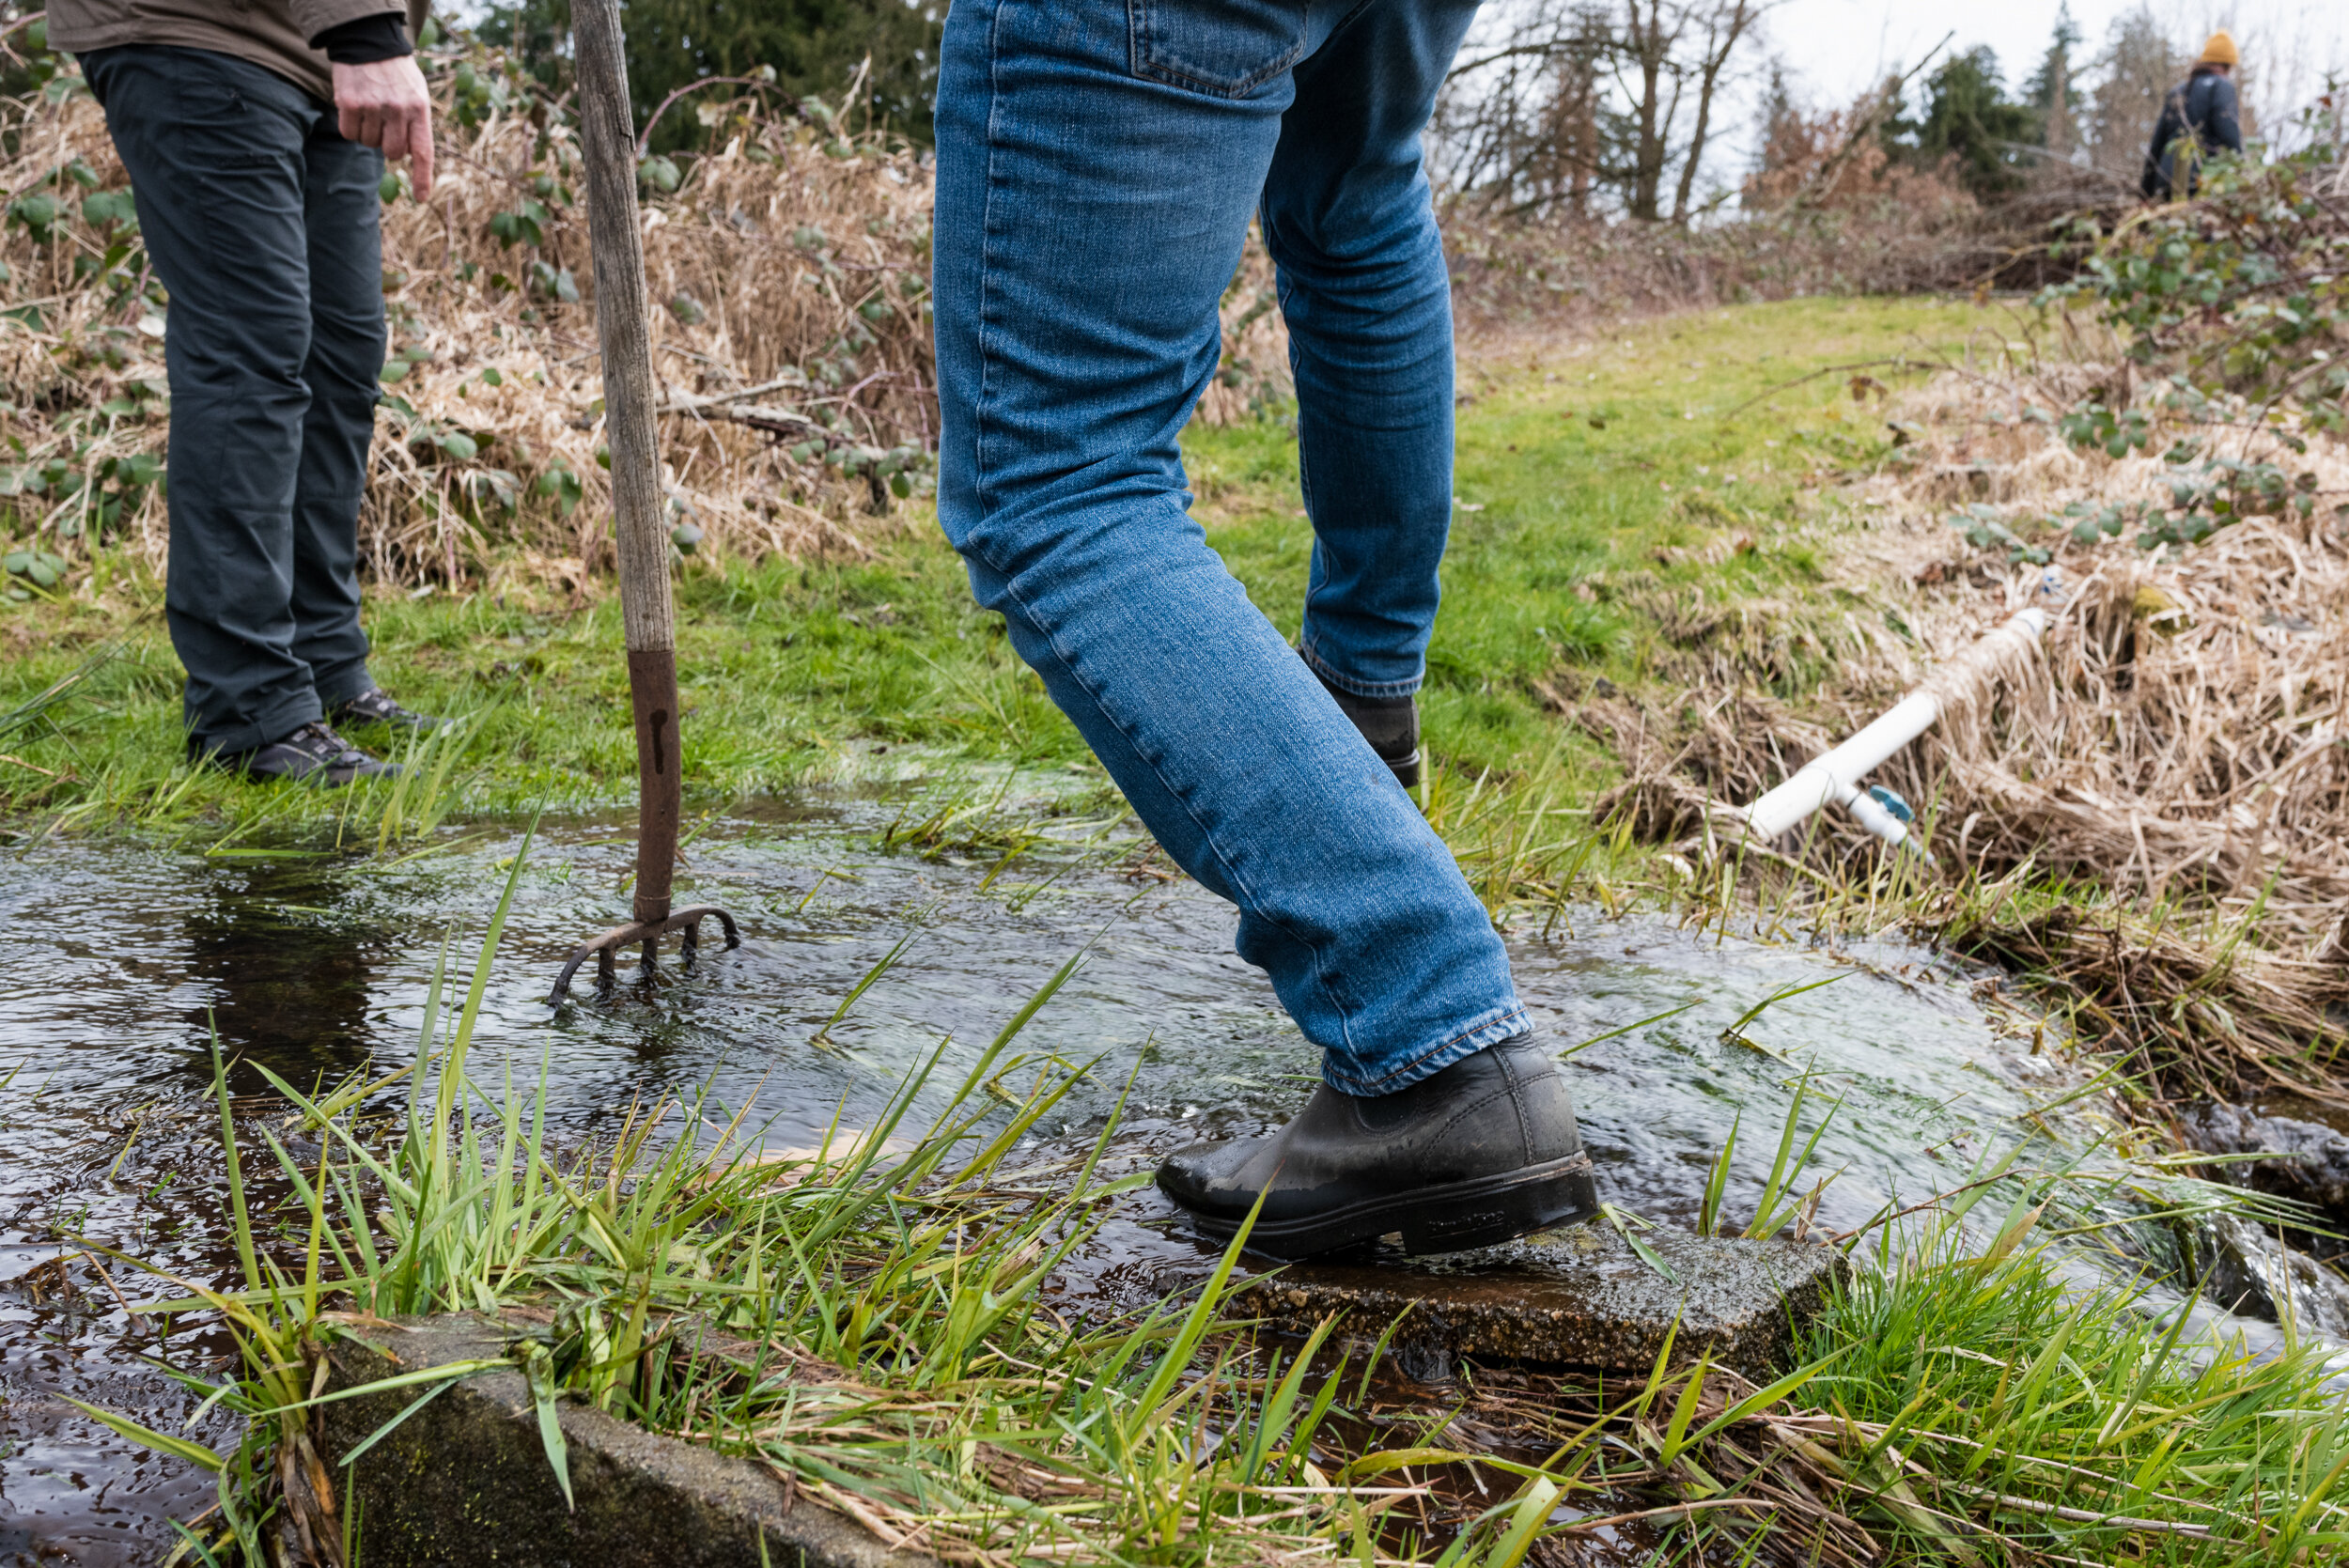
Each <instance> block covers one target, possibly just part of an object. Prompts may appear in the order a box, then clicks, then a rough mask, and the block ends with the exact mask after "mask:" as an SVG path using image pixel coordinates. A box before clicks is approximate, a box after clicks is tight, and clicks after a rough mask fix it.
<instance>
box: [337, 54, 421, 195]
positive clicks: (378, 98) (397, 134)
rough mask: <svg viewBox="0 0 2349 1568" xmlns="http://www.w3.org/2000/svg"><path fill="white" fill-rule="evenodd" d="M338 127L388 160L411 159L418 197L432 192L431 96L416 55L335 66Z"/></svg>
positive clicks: (414, 185)
mask: <svg viewBox="0 0 2349 1568" xmlns="http://www.w3.org/2000/svg"><path fill="white" fill-rule="evenodd" d="M334 103H335V109H336V115H335V120H336V125H337V128H338V129H339V130H340V131H341V132H342V133H343V135H344V136H345V137H346V138H347V139H349V140H350V141H354V142H357V143H359V144H361V145H362V146H365V147H379V148H381V150H382V153H383V156H384V158H385V159H386V160H388V161H390V162H393V163H397V162H398V161H399V160H400V159H402V158H405V159H408V160H409V161H410V163H411V164H412V167H413V170H414V174H413V176H412V188H413V189H414V191H415V193H416V194H417V195H418V196H419V197H423V196H428V195H430V194H432V165H433V160H432V100H431V97H430V95H429V93H428V90H427V88H426V86H425V81H424V73H423V72H422V71H420V70H417V69H416V62H415V60H414V59H413V58H412V57H409V56H403V57H401V58H399V59H397V60H381V61H376V62H372V63H370V64H366V65H357V66H347V65H337V66H335V67H334Z"/></svg>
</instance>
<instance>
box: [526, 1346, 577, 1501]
mask: <svg viewBox="0 0 2349 1568" xmlns="http://www.w3.org/2000/svg"><path fill="white" fill-rule="evenodd" d="M522 1370H523V1372H524V1373H525V1374H527V1376H528V1377H529V1380H530V1399H531V1403H532V1404H533V1405H537V1408H538V1442H539V1445H540V1446H541V1447H543V1448H544V1449H545V1450H546V1452H547V1464H548V1465H549V1466H550V1467H552V1469H553V1471H554V1481H555V1484H556V1485H558V1486H560V1487H562V1488H563V1505H564V1506H565V1507H566V1508H568V1509H569V1510H570V1511H571V1512H572V1513H574V1514H576V1513H578V1512H579V1503H578V1500H577V1499H576V1498H573V1497H572V1496H571V1458H570V1445H569V1444H568V1442H566V1441H565V1440H564V1437H563V1422H562V1419H561V1416H560V1414H559V1412H558V1411H557V1410H556V1408H555V1394H556V1391H557V1390H556V1389H555V1386H554V1358H553V1356H552V1354H551V1353H550V1352H549V1351H548V1349H547V1347H546V1346H545V1345H543V1344H539V1343H535V1342H534V1343H530V1344H529V1345H526V1346H525V1347H524V1348H523V1352H522Z"/></svg>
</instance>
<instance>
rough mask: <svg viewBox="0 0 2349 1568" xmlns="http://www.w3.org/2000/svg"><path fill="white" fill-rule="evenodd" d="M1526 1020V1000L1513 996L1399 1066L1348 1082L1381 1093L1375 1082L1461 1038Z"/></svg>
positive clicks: (1515, 1032)
mask: <svg viewBox="0 0 2349 1568" xmlns="http://www.w3.org/2000/svg"><path fill="white" fill-rule="evenodd" d="M1528 1021H1529V1020H1527V1018H1526V1014H1525V1003H1524V1002H1522V1001H1517V1000H1516V999H1514V998H1512V999H1511V1001H1510V1002H1509V1005H1508V1006H1506V1007H1503V1008H1499V1009H1496V1010H1495V1011H1494V1012H1492V1013H1491V1014H1488V1015H1487V1016H1486V1017H1485V1018H1484V1019H1483V1020H1481V1021H1479V1022H1477V1023H1473V1024H1470V1025H1469V1026H1468V1027H1467V1028H1465V1029H1462V1030H1460V1031H1459V1032H1456V1033H1455V1034H1453V1035H1451V1036H1449V1037H1448V1038H1446V1039H1443V1040H1439V1041H1438V1042H1437V1043H1436V1044H1435V1045H1433V1046H1430V1047H1428V1048H1427V1049H1425V1050H1423V1051H1421V1052H1420V1053H1419V1054H1418V1055H1416V1056H1414V1057H1412V1058H1411V1059H1410V1060H1409V1061H1408V1062H1406V1063H1403V1064H1402V1065H1401V1066H1398V1067H1395V1068H1392V1069H1391V1070H1389V1071H1387V1072H1384V1073H1381V1074H1380V1075H1379V1076H1378V1077H1377V1078H1372V1079H1362V1078H1354V1079H1350V1081H1352V1082H1356V1083H1360V1084H1361V1085H1363V1087H1364V1088H1365V1089H1366V1090H1367V1091H1368V1092H1369V1093H1370V1094H1379V1093H1382V1091H1380V1090H1379V1089H1377V1087H1376V1086H1377V1085H1378V1084H1382V1083H1391V1082H1392V1081H1393V1080H1394V1079H1396V1078H1397V1077H1399V1076H1400V1075H1402V1074H1404V1073H1408V1072H1409V1071H1411V1070H1412V1069H1413V1068H1415V1067H1417V1066H1419V1065H1420V1064H1421V1063H1423V1062H1428V1061H1432V1060H1434V1059H1435V1058H1436V1057H1438V1056H1440V1055H1442V1054H1443V1053H1444V1052H1445V1051H1447V1050H1450V1049H1451V1048H1453V1047H1455V1046H1456V1045H1458V1044H1459V1043H1460V1042H1461V1041H1463V1040H1470V1039H1473V1038H1475V1037H1476V1036H1477V1035H1479V1034H1483V1033H1486V1032H1488V1031H1491V1030H1495V1029H1499V1028H1501V1026H1502V1025H1504V1024H1509V1023H1513V1022H1514V1023H1527V1022H1528ZM1531 1032H1532V1030H1531V1028H1530V1027H1529V1028H1526V1029H1513V1030H1511V1031H1509V1032H1508V1033H1505V1034H1501V1035H1497V1036H1495V1037H1494V1039H1493V1041H1492V1044H1493V1045H1499V1044H1500V1043H1501V1041H1502V1040H1507V1039H1513V1038H1515V1037H1516V1036H1517V1035H1518V1034H1525V1033H1531ZM1404 1087H1406V1088H1408V1087H1409V1085H1408V1084H1407V1085H1405V1086H1404Z"/></svg>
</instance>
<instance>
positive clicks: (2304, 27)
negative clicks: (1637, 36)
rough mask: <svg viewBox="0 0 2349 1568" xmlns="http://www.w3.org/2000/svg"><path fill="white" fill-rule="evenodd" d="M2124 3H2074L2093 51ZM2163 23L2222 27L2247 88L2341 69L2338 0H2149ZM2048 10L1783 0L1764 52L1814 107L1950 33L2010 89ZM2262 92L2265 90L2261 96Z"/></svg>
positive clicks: (1986, 1) (2050, 19)
mask: <svg viewBox="0 0 2349 1568" xmlns="http://www.w3.org/2000/svg"><path fill="white" fill-rule="evenodd" d="M2135 9H2137V6H2136V5H2135V4H2131V3H2125V0H2072V19H2073V21H2074V22H2076V23H2077V24H2078V26H2079V30H2080V31H2081V33H2083V34H2084V35H2086V38H2087V42H2086V43H2085V44H2084V45H2083V46H2082V47H2083V52H2084V53H2085V54H2087V55H2088V56H2089V57H2091V58H2092V57H2093V56H2094V55H2095V54H2096V53H2097V51H2098V50H2100V49H2101V48H2102V47H2103V45H2104V41H2105V39H2106V37H2107V35H2108V34H2109V33H2110V32H2111V30H2112V24H2113V22H2114V21H2115V19H2117V18H2118V17H2120V16H2121V15H2122V14H2123V12H2125V11H2130V10H2135ZM2152 9H2153V12H2154V14H2155V17H2156V18H2158V19H2159V20H2160V21H2161V22H2162V23H2163V24H2164V30H2165V31H2166V32H2169V33H2170V34H2171V35H2172V36H2173V37H2174V38H2176V39H2177V40H2178V41H2179V42H2181V43H2186V42H2187V41H2188V40H2189V39H2190V40H2191V42H2192V43H2193V44H2195V45H2199V44H2200V43H2201V40H2202V39H2204V38H2206V37H2208V36H2209V34H2210V32H2211V31H2212V29H2214V28H2217V27H2225V28H2227V29H2229V30H2230V31H2232V33H2233V34H2234V36H2235V40H2236V42H2237V43H2238V44H2240V45H2241V46H2242V49H2243V56H2244V65H2245V67H2246V69H2247V70H2248V72H2249V73H2250V75H2251V79H2252V84H2253V85H2254V86H2255V87H2258V86H2262V85H2266V86H2270V87H2272V88H2273V89H2275V92H2276V93H2277V94H2284V93H2289V94H2290V96H2291V98H2292V100H2293V101H2294V103H2295V104H2298V103H2305V102H2306V101H2308V99H2309V97H2310V95H2311V94H2313V93H2314V92H2315V91H2316V90H2317V89H2318V88H2320V87H2321V86H2322V85H2323V82H2324V73H2325V70H2326V66H2327V65H2330V66H2331V67H2333V68H2334V69H2335V70H2341V69H2342V68H2343V67H2344V66H2349V51H2344V42H2349V39H2345V38H2344V34H2345V32H2349V28H2345V27H2344V19H2349V5H2344V4H2341V0H2331V3H2329V4H2326V3H2311V0H2234V3H2232V4H2224V3H2222V4H2217V5H2209V4H2192V3H2186V0H2152ZM2055 17H2056V8H2055V7H2054V6H2053V5H2050V4H2042V3H2037V0H1964V3H1962V4H1956V5H1949V4H1937V5H1928V4H1922V3H1921V0H1784V3H1783V4H1781V5H1780V6H1779V7H1777V8H1775V9H1774V10H1772V11H1771V12H1770V13H1769V16H1768V18H1767V20H1766V23H1765V26H1766V29H1767V39H1766V44H1767V49H1768V52H1769V53H1770V54H1775V55H1777V56H1778V57H1779V58H1781V59H1782V60H1784V61H1785V62H1786V64H1787V67H1788V68H1789V71H1790V74H1792V75H1793V76H1795V77H1796V78H1797V81H1798V82H1799V84H1800V86H1801V89H1802V91H1803V93H1804V96H1805V97H1807V98H1808V99H1809V100H1810V101H1811V104H1812V107H1814V108H1828V107H1830V106H1835V105H1841V104H1843V103H1848V102H1849V101H1851V100H1852V99H1853V98H1855V97H1857V96H1858V95H1859V93H1860V92H1861V91H1863V90H1864V89H1866V88H1867V87H1868V86H1870V85H1872V84H1874V83H1875V82H1877V81H1879V80H1881V79H1882V78H1883V76H1884V75H1885V73H1886V72H1887V71H1888V70H1890V69H1891V68H1893V67H1894V66H1896V65H1897V66H1900V67H1903V68H1906V66H1909V65H1913V64H1914V63H1915V62H1916V60H1917V58H1918V56H1919V55H1921V54H1923V53H1924V52H1925V51H1926V50H1928V49H1930V48H1932V47H1933V46H1934V45H1935V44H1936V43H1938V42H1939V41H1940V40H1941V38H1942V35H1943V34H1945V33H1950V32H1952V31H1954V32H1955V34H1956V35H1957V36H1956V37H1955V38H1954V39H1951V42H1950V47H1951V48H1952V49H1953V50H1965V49H1971V48H1972V47H1974V46H1975V45H1976V44H1983V43H1986V44H1988V45H1989V46H1990V47H1991V48H1992V49H1994V50H1996V51H1997V52H1998V55H1999V65H2000V67H2002V68H2003V70H2004V71H2005V74H2006V80H2007V85H2008V86H2009V87H2017V86H2020V85H2021V84H2022V82H2023V80H2024V78H2026V77H2028V76H2029V75H2030V73H2031V71H2032V70H2033V69H2034V68H2035V67H2036V66H2037V65H2038V63H2039V59H2040V56H2041V55H2042V54H2044V53H2045V52H2046V48H2047V43H2048V40H2049V39H2050V38H2051V37H2053V35H2054V32H2055ZM2261 96H2262V97H2267V96H2270V95H2268V94H2266V93H2263V94H2261Z"/></svg>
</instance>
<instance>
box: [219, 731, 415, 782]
mask: <svg viewBox="0 0 2349 1568" xmlns="http://www.w3.org/2000/svg"><path fill="white" fill-rule="evenodd" d="M211 760H212V762H213V764H214V765H215V766H217V767H221V768H227V769H228V770H229V771H230V772H232V773H241V774H242V775H244V776H245V777H246V778H248V779H294V780H299V781H301V782H303V783H306V784H324V785H326V786H328V787H329V788H334V787H338V786H340V785H343V784H349V783H350V782H351V781H352V780H353V779H375V778H382V777H385V776H387V775H390V774H393V773H397V772H398V771H399V769H398V768H397V767H396V766H394V765H393V764H391V763H388V762H382V761H379V760H378V759H377V758H374V757H371V756H369V755H367V753H365V752H363V751H361V750H359V748H358V747H356V746H353V745H352V744H351V743H350V741H348V740H345V739H344V738H343V737H341V736H339V735H336V734H335V733H334V731H333V730H331V729H328V728H327V727H326V725H325V724H324V723H322V722H319V721H318V720H316V719H313V720H311V721H310V722H308V723H306V724H304V725H303V726H302V727H301V728H300V729H298V730H296V731H294V732H293V733H292V734H291V735H288V736H281V737H279V738H277V739H275V740H272V741H271V742H270V743H269V744H268V745H266V746H257V747H256V748H254V749H253V750H252V751H250V752H235V753H212V756H211Z"/></svg>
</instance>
